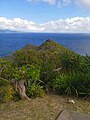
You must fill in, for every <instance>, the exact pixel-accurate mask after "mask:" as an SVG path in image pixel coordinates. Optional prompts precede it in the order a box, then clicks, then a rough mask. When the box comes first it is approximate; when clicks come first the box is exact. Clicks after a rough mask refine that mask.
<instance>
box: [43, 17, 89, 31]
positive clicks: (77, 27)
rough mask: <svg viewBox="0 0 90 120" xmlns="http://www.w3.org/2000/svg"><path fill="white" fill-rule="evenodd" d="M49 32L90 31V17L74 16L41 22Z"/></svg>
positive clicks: (44, 29)
mask: <svg viewBox="0 0 90 120" xmlns="http://www.w3.org/2000/svg"><path fill="white" fill-rule="evenodd" d="M41 27H42V28H43V31H47V32H85V31H86V32H90V17H86V18H83V17H74V18H67V19H65V20H63V19H60V20H57V21H50V22H48V23H45V24H41Z"/></svg>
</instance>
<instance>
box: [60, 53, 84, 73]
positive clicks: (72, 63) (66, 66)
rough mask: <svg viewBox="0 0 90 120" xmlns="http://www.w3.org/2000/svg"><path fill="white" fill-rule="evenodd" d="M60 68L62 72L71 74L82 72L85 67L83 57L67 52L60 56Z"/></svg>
mask: <svg viewBox="0 0 90 120" xmlns="http://www.w3.org/2000/svg"><path fill="white" fill-rule="evenodd" d="M59 59H60V66H61V68H62V72H64V73H69V72H73V71H77V70H81V69H82V66H83V64H84V63H83V58H82V56H80V55H78V54H76V53H73V52H71V51H70V52H69V51H66V52H64V53H62V54H60V58H59Z"/></svg>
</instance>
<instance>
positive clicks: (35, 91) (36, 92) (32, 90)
mask: <svg viewBox="0 0 90 120" xmlns="http://www.w3.org/2000/svg"><path fill="white" fill-rule="evenodd" d="M27 95H28V96H29V97H32V96H33V97H42V96H44V90H43V87H42V86H40V85H38V84H32V85H31V86H30V87H28V88H27Z"/></svg>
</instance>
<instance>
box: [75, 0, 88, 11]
mask: <svg viewBox="0 0 90 120" xmlns="http://www.w3.org/2000/svg"><path fill="white" fill-rule="evenodd" d="M75 1H76V3H77V5H78V6H80V7H83V8H87V9H90V0H75Z"/></svg>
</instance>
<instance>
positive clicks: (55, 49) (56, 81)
mask: <svg viewBox="0 0 90 120" xmlns="http://www.w3.org/2000/svg"><path fill="white" fill-rule="evenodd" d="M48 92H49V93H50V92H51V93H54V94H59V95H61V94H66V95H68V96H71V95H72V96H77V97H78V96H80V97H83V98H88V99H89V98H90V56H87V55H86V56H80V55H78V54H76V53H74V52H72V51H70V50H68V49H66V48H64V47H63V46H61V45H59V44H57V43H56V42H54V41H52V40H47V41H46V42H44V43H43V44H42V45H40V46H39V47H36V46H33V45H26V46H25V47H24V48H22V49H21V50H18V51H16V52H15V53H14V54H13V55H12V56H10V59H9V60H7V59H3V58H0V100H2V101H10V100H17V99H19V98H21V99H28V100H30V97H39V96H44V95H45V94H46V93H48Z"/></svg>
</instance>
